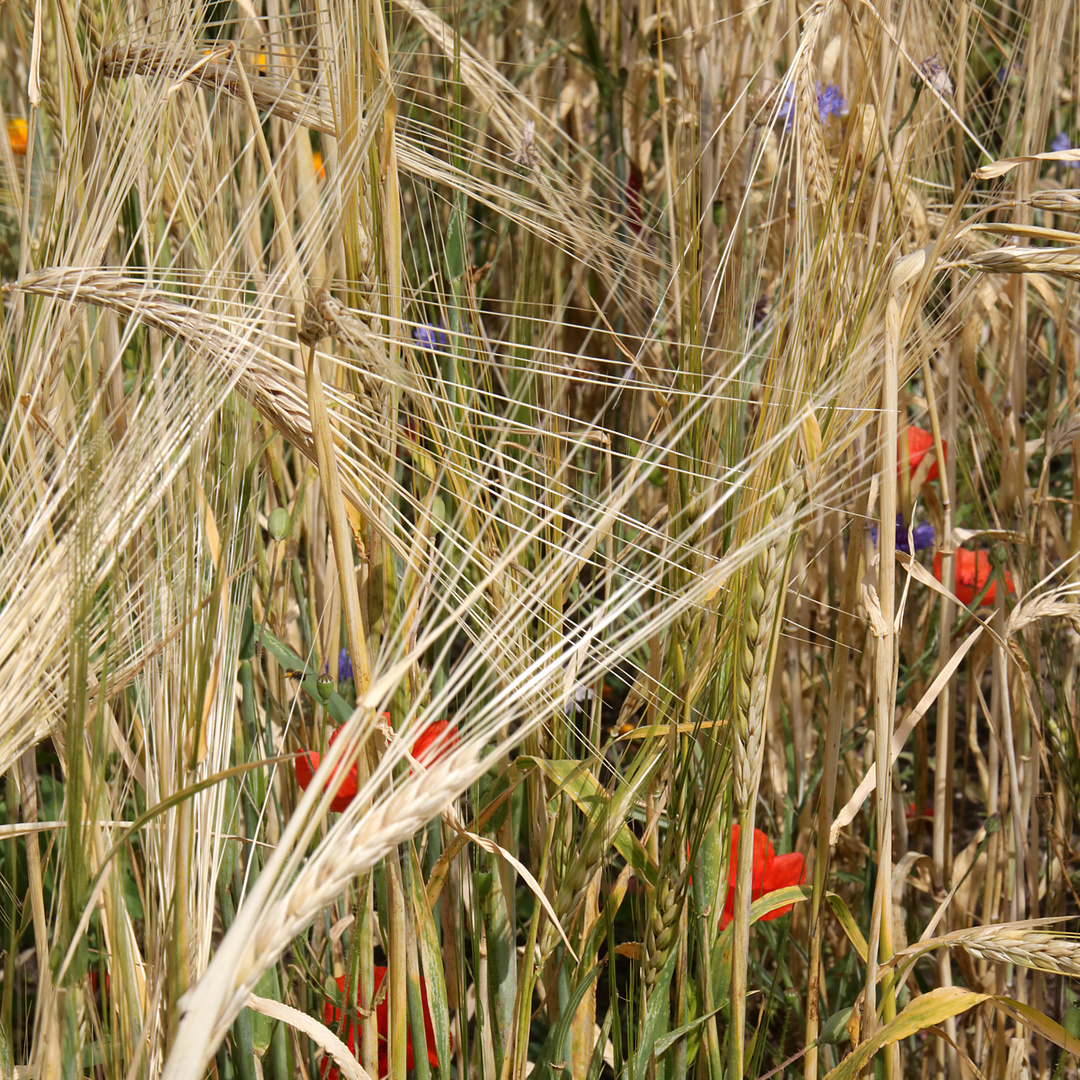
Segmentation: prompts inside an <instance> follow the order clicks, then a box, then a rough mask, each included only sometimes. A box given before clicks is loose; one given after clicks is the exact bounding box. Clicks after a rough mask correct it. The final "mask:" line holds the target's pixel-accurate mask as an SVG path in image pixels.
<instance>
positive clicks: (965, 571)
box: [934, 548, 1013, 605]
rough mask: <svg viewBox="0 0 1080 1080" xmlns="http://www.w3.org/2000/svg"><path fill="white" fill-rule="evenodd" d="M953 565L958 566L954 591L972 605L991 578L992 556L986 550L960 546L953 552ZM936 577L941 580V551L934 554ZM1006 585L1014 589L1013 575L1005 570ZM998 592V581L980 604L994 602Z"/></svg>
mask: <svg viewBox="0 0 1080 1080" xmlns="http://www.w3.org/2000/svg"><path fill="white" fill-rule="evenodd" d="M953 565H954V566H955V567H956V570H955V572H954V573H955V578H956V583H955V585H954V586H953V591H954V592H955V593H956V598H957V600H959V601H960V603H961V604H968V605H970V604H971V603H972V601H973V600H974V599H975V597H976V596H977V595H978V594H979V592H980V590H981V589H982V587H983V586H984V585H985V584H986V583H987V581H989V580H990V556H989V555H987V554H986V552H985V551H967V550H966V549H965V548H958V549H957V550H956V551H954V552H953ZM934 577H936V578H937V579H938V581H940V580H941V552H940V551H939V552H938V553H937V554H936V555H935V556H934ZM1005 587H1006V588H1007V589H1008V590H1009V592H1012V591H1013V582H1012V575H1011V574H1010V573H1009V571H1008V570H1006V571H1005ZM996 592H997V582H994V583H993V584H992V585H991V586H990V588H989V589H987V590H986V595H985V596H984V597H983V598H982V600H981V601H980V604H992V603H993V602H994V594H995V593H996Z"/></svg>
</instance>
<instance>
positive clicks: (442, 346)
mask: <svg viewBox="0 0 1080 1080" xmlns="http://www.w3.org/2000/svg"><path fill="white" fill-rule="evenodd" d="M413 339H414V340H415V341H416V344H417V345H419V346H420V348H421V349H426V350H427V351H428V352H446V350H447V349H449V348H450V338H449V337H448V336H447V333H446V331H445V330H444V329H443V327H442V323H421V324H420V325H419V326H418V327H417V328H416V329H415V330H413Z"/></svg>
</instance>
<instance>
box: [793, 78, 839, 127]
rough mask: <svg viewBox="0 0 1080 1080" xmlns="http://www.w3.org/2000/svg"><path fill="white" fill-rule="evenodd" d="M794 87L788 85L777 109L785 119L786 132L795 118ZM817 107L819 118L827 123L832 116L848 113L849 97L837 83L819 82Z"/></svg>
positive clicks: (823, 122)
mask: <svg viewBox="0 0 1080 1080" xmlns="http://www.w3.org/2000/svg"><path fill="white" fill-rule="evenodd" d="M794 89H795V88H794V86H793V85H789V86H788V88H787V90H785V91H784V100H783V101H782V102H781V103H780V108H779V110H777V115H778V116H779V117H780V119H781V120H783V121H784V132H785V134H786V133H787V132H789V131H790V130H791V123H792V121H793V120H794V119H795V106H794V104H793V101H792V95H793V94H794ZM817 107H818V119H819V120H820V121H821V123H822V124H825V123H827V122H828V119H829V117H830V116H844V115H845V114H846V113H847V107H848V103H847V98H846V97H844V95H843V94H841V93H840V87H839V86H837V84H836V83H829V84H828V86H822V85H821V83H818V84H817Z"/></svg>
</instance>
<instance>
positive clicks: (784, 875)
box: [720, 825, 806, 930]
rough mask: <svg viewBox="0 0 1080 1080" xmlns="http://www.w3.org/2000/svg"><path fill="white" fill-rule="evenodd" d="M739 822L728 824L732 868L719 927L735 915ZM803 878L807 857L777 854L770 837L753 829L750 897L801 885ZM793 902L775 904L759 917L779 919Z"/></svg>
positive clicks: (721, 927) (795, 853)
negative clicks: (729, 825) (781, 904)
mask: <svg viewBox="0 0 1080 1080" xmlns="http://www.w3.org/2000/svg"><path fill="white" fill-rule="evenodd" d="M738 859H739V826H738V825H732V826H731V868H730V870H729V871H728V891H727V899H726V900H725V901H724V910H723V911H722V912H721V914H720V929H721V930H723V929H724V927H725V926H727V925H728V923H730V922H731V920H732V919H734V918H735V875H736V874H737V873H738V870H739V863H738ZM805 878H806V860H805V859H804V858H803V857H802V855H800V854H799V853H798V852H797V851H793V852H792V853H791V854H790V855H777V854H776V852H775V851H774V850H773V846H772V844H771V843H770V842H769V838H768V837H767V836H766V835H765V834H764V833H763V832H762V831H761V830H760V829H755V830H754V869H753V873H752V875H751V882H752V884H751V888H750V898H751V899H752V900H760V899H761V898H762V897H763V896H767V895H768V894H769V893H771V892H776V890H777V889H785V888H787V887H788V886H789V885H801V884H802V883H803V881H804V879H805ZM792 907H793V905H792V904H785V905H784V906H783V907H778V908H774V909H773V910H772V911H770V912H769V913H768V915H762V916H761V917H762V919H778V918H780V916H781V915H786V914H787V913H788V912H789V911H790V910H791V909H792Z"/></svg>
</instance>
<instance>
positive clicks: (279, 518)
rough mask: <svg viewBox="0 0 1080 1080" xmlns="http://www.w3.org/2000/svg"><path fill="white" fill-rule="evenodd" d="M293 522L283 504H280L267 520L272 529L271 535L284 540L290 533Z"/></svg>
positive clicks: (267, 524)
mask: <svg viewBox="0 0 1080 1080" xmlns="http://www.w3.org/2000/svg"><path fill="white" fill-rule="evenodd" d="M291 524H292V522H291V521H290V519H289V511H288V510H286V509H285V507H283V506H279V507H277V508H276V509H275V510H273V511H272V512H271V514H270V517H269V519H268V520H267V522H266V526H267V528H268V529H269V530H270V535H271V536H272V537H273V538H274V539H275V540H284V539H285V537H286V536H288V535H289V526H290V525H291Z"/></svg>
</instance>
